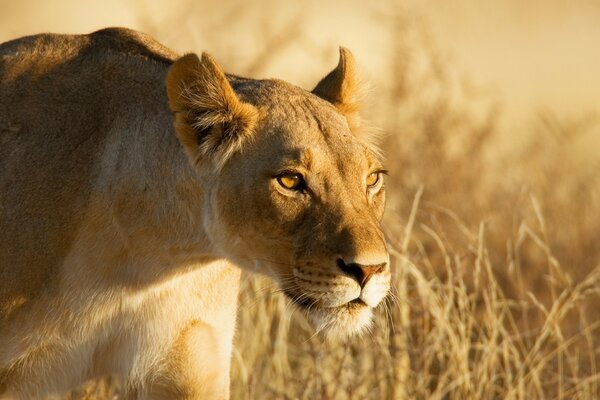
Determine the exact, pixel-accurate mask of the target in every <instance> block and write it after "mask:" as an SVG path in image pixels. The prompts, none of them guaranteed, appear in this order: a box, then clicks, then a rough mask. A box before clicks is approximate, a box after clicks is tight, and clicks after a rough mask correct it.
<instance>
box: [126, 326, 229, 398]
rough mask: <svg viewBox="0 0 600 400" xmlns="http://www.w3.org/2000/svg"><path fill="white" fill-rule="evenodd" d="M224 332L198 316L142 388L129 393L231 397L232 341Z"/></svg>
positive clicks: (149, 395)
mask: <svg viewBox="0 0 600 400" xmlns="http://www.w3.org/2000/svg"><path fill="white" fill-rule="evenodd" d="M221 333H222V332H220V331H219V329H216V328H215V327H212V326H210V325H208V324H206V323H204V322H201V321H199V320H193V321H190V323H189V324H188V325H187V326H185V328H183V329H182V330H181V331H180V332H179V334H178V335H177V338H176V340H175V342H174V343H173V345H172V348H171V349H170V350H169V351H168V352H167V354H166V355H167V359H166V360H165V362H164V363H161V364H162V365H161V366H160V368H157V370H155V371H152V372H151V373H150V374H149V375H148V379H147V382H145V384H144V385H143V389H141V390H136V391H135V393H130V396H129V397H130V398H134V399H139V400H142V399H143V400H163V399H164V400H184V399H185V400H192V399H193V400H199V399H229V369H230V361H231V345H230V344H229V345H224V343H223V339H222V337H219V334H221Z"/></svg>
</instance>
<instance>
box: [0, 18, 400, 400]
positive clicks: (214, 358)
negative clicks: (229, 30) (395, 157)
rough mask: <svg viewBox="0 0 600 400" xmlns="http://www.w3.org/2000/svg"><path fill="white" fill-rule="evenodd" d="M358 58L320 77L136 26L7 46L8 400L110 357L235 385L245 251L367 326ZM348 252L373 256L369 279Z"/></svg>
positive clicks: (3, 295) (369, 214)
mask: <svg viewBox="0 0 600 400" xmlns="http://www.w3.org/2000/svg"><path fill="white" fill-rule="evenodd" d="M353 68H354V63H353V61H352V56H351V54H350V52H348V51H347V50H342V51H341V60H340V65H338V67H337V68H336V69H335V70H334V71H333V72H332V73H331V74H329V75H328V76H327V77H326V78H324V80H323V81H321V82H320V83H319V85H318V86H317V88H316V89H315V93H314V94H313V93H311V92H308V91H305V90H303V89H300V88H298V87H295V86H293V85H290V84H288V83H285V82H282V81H278V80H251V79H245V78H240V77H236V76H233V75H226V74H225V73H223V71H222V70H221V69H220V67H219V66H218V65H217V63H216V62H215V61H214V59H212V58H211V57H210V56H209V55H207V54H203V55H202V57H201V58H198V57H197V56H196V55H194V54H189V55H186V56H184V57H181V58H178V56H177V55H176V54H174V53H173V52H171V51H170V50H168V49H166V48H165V47H164V46H162V45H160V44H159V43H157V42H155V41H154V40H153V39H151V38H149V37H148V36H145V35H143V34H140V33H138V32H134V31H130V30H126V29H105V30H102V31H98V32H95V33H92V34H90V35H78V36H69V35H49V34H45V35H37V36H31V37H25V38H21V39H18V40H15V41H12V42H8V43H4V44H3V45H0V228H1V229H0V399H5V398H10V399H12V398H16V399H37V398H42V397H44V396H46V395H48V394H51V393H60V392H62V391H65V390H67V389H68V388H71V387H73V386H74V385H77V384H79V383H81V382H83V381H85V380H87V379H90V378H93V377H98V376H102V375H106V374H118V375H121V376H122V377H123V378H124V379H125V382H126V387H127V391H128V396H129V397H130V398H140V399H204V398H210V399H218V398H228V396H229V366H230V356H231V350H232V339H233V334H234V326H235V319H236V311H237V305H236V303H237V292H238V281H239V275H240V269H239V268H238V267H242V268H246V269H251V270H254V271H257V272H261V273H264V274H267V275H269V276H271V277H272V278H273V279H275V280H276V281H277V282H278V283H279V285H280V286H281V288H282V289H283V291H284V292H285V293H286V294H288V296H289V297H290V298H291V299H292V300H293V301H294V302H296V303H297V304H298V305H299V306H300V307H301V308H302V309H303V310H304V311H305V312H306V314H307V316H308V317H309V318H310V319H311V320H312V321H313V322H314V323H315V325H316V327H317V329H319V330H320V331H323V332H324V334H326V335H328V336H342V337H343V336H346V335H348V334H352V333H355V332H360V331H362V330H363V329H364V328H365V327H367V326H368V324H369V323H370V318H371V313H372V308H373V307H375V306H377V305H378V303H379V302H380V301H381V300H382V299H383V297H384V296H385V295H386V294H387V291H388V288H389V276H390V272H389V267H388V255H387V251H386V248H385V242H384V238H383V235H382V233H381V230H380V228H379V220H380V218H381V215H382V213H383V207H384V187H383V185H382V184H381V183H379V184H378V185H377V186H376V187H373V188H367V187H366V184H365V182H366V176H367V175H368V174H369V173H370V172H373V171H375V170H379V169H380V168H381V165H380V164H379V161H378V160H377V158H376V157H375V156H374V155H373V154H372V152H371V151H369V149H368V147H367V146H365V145H364V144H363V143H362V141H361V140H360V139H359V138H357V137H356V136H355V135H359V134H360V133H359V131H358V125H356V124H355V123H354V122H353V121H354V119H353V118H355V117H354V116H353V115H352V113H354V111H355V108H354V106H353V105H352V104H353V100H352V99H353V90H354V89H353V85H355V84H354V81H353V75H352V74H353ZM351 72H352V74H351ZM315 94H316V95H315ZM350 111H351V112H350ZM351 128H352V129H351ZM186 154H187V156H186ZM190 161H191V162H190ZM290 170H292V171H294V172H297V173H302V174H303V175H304V176H305V179H306V183H307V190H305V191H301V192H296V191H290V190H287V189H285V188H283V187H282V186H281V185H279V184H278V181H277V175H278V174H281V173H284V171H290ZM340 260H344V261H345V262H346V263H347V264H348V265H353V263H355V264H362V265H377V266H380V268H379V267H378V271H379V272H378V273H376V274H375V275H374V276H372V277H371V278H370V280H369V281H368V282H367V283H366V285H364V287H363V288H362V289H361V287H360V286H359V284H358V281H357V278H355V277H353V276H352V273H351V272H349V271H350V269H347V268H349V267H346V266H344V265H345V264H343V263H342V264H340ZM359 299H360V300H359ZM238 334H239V335H252V334H253V333H252V332H239V333H238Z"/></svg>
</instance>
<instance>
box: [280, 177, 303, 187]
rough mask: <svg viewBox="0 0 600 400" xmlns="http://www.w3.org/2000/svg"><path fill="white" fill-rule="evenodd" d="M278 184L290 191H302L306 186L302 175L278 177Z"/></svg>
mask: <svg viewBox="0 0 600 400" xmlns="http://www.w3.org/2000/svg"><path fill="white" fill-rule="evenodd" d="M277 182H279V184H280V185H281V186H283V187H284V188H286V189H289V190H301V189H302V188H303V186H304V179H303V178H302V175H300V174H283V175H279V176H278V177H277Z"/></svg>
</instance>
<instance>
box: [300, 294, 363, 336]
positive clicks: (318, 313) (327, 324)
mask: <svg viewBox="0 0 600 400" xmlns="http://www.w3.org/2000/svg"><path fill="white" fill-rule="evenodd" d="M305 312H306V314H307V317H308V319H309V320H310V321H311V323H312V324H313V325H314V326H315V329H316V330H317V332H319V334H322V335H323V336H324V337H325V338H326V339H328V340H344V339H347V338H349V337H351V336H355V335H360V334H361V333H363V332H365V331H366V330H367V329H368V328H369V326H370V325H371V321H372V319H373V309H372V308H371V307H369V306H367V305H366V304H358V303H354V302H350V303H347V304H344V305H342V306H339V307H334V308H322V307H313V308H311V309H310V310H305Z"/></svg>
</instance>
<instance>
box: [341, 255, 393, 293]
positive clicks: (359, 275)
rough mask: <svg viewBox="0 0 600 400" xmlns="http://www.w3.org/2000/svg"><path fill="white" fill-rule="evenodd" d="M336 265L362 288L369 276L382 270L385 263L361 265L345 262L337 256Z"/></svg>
mask: <svg viewBox="0 0 600 400" xmlns="http://www.w3.org/2000/svg"><path fill="white" fill-rule="evenodd" d="M337 265H338V267H340V269H341V270H342V272H344V273H345V274H346V275H349V276H351V277H352V278H354V279H355V280H356V282H358V284H359V285H360V287H361V288H363V287H364V286H365V285H366V284H367V282H368V281H369V279H370V278H371V276H373V275H374V274H376V273H378V272H381V271H383V270H384V268H385V266H386V263H381V264H375V265H362V264H355V263H352V264H346V263H345V262H344V260H342V259H341V258H339V259H338V260H337Z"/></svg>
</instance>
